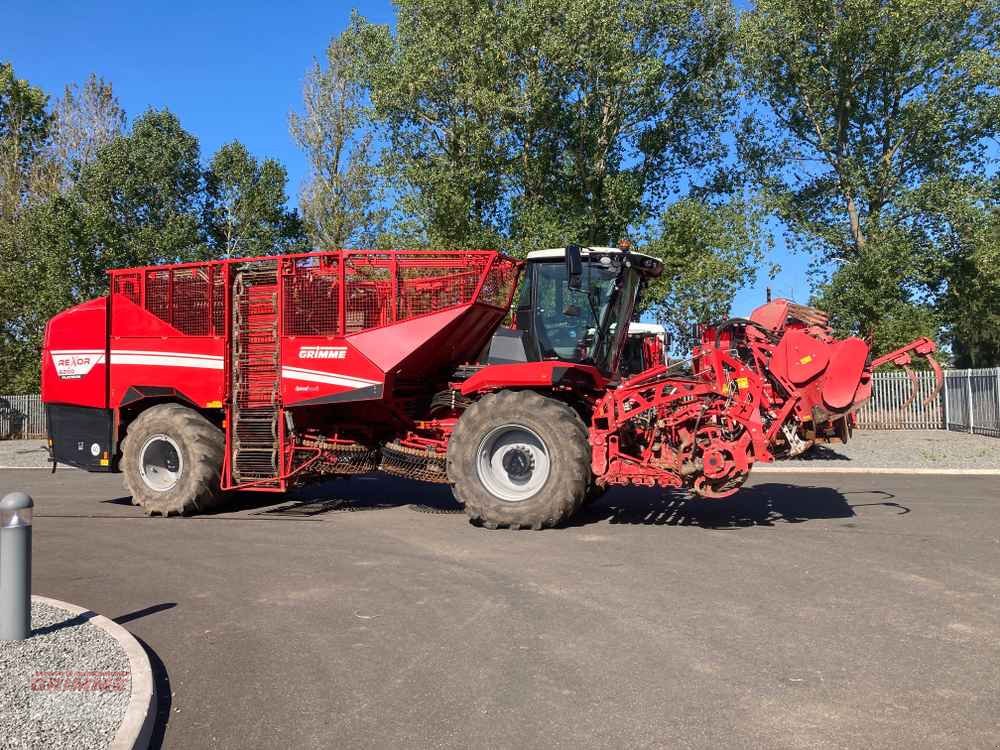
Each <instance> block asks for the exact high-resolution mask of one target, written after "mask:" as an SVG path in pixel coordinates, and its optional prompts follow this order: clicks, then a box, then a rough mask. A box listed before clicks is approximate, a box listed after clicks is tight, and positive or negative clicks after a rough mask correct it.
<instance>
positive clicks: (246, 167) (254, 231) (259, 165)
mask: <svg viewBox="0 0 1000 750" xmlns="http://www.w3.org/2000/svg"><path fill="white" fill-rule="evenodd" d="M287 182H288V173H287V172H286V171H285V168H284V167H283V166H281V165H280V164H279V163H278V162H276V161H275V160H274V159H265V160H263V161H262V162H258V161H257V159H255V158H254V157H253V156H252V155H251V154H250V152H249V151H247V149H246V147H245V146H244V145H243V144H242V143H240V142H239V141H233V142H232V143H228V144H226V145H225V146H223V147H222V148H220V149H219V150H218V151H217V152H216V153H215V155H214V156H213V157H212V161H211V163H210V164H209V167H208V170H207V172H206V173H205V185H206V194H207V222H208V227H207V230H208V236H209V242H210V244H211V247H212V250H213V254H214V255H216V256H220V257H226V258H228V257H232V256H236V255H244V256H255V255H271V254H274V253H282V252H289V251H291V250H300V249H304V247H305V237H304V236H303V232H302V224H301V222H300V220H299V216H298V214H297V213H296V212H294V211H289V210H288V209H287V208H286V207H285V203H286V200H287V197H286V195H285V184H286V183H287Z"/></svg>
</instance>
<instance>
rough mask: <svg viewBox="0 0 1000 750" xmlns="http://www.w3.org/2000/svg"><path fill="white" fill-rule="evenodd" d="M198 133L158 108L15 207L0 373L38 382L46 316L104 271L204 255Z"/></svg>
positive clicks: (98, 281) (90, 287) (91, 287)
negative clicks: (50, 191) (49, 191)
mask: <svg viewBox="0 0 1000 750" xmlns="http://www.w3.org/2000/svg"><path fill="white" fill-rule="evenodd" d="M203 203H204V199H203V190H202V170H201V165H200V163H199V152H198V142H197V140H196V139H195V138H194V137H193V136H192V135H190V134H189V133H187V132H186V131H185V130H184V129H183V128H182V127H181V125H180V123H179V122H178V120H177V118H176V117H175V116H174V115H172V114H171V113H169V112H166V111H149V112H147V113H145V114H144V115H142V116H141V117H140V118H138V119H137V120H136V121H135V123H134V124H133V126H132V129H131V131H130V132H129V133H127V134H123V135H120V136H118V137H116V138H114V139H113V140H111V141H110V142H108V143H106V144H105V145H103V146H100V147H99V148H98V149H97V151H96V155H95V156H94V158H93V161H91V162H90V163H87V164H82V165H81V166H80V171H79V176H78V178H77V179H76V181H75V182H74V183H73V184H72V186H71V187H70V188H69V189H68V190H66V191H65V192H57V193H56V194H55V195H52V196H49V197H48V198H47V199H45V200H43V201H39V202H36V203H33V204H32V205H30V206H29V207H27V208H26V209H25V210H23V211H22V212H21V216H20V217H19V220H18V221H17V223H16V226H15V227H14V230H13V232H12V237H11V241H10V245H9V247H10V253H9V258H8V262H7V263H6V264H5V265H4V267H3V269H2V271H0V273H2V277H0V278H2V280H3V285H4V289H5V290H8V291H9V296H10V298H11V299H12V300H13V303H12V306H11V309H10V310H9V312H8V313H7V314H6V315H5V325H4V332H3V333H4V339H3V344H2V346H3V350H4V354H5V356H4V357H3V363H2V365H0V366H2V368H3V372H0V376H2V377H4V378H5V379H6V380H7V382H11V383H13V384H15V386H16V387H18V388H22V389H23V388H31V387H37V378H38V352H39V350H40V346H41V336H42V333H43V330H44V325H45V321H46V320H48V318H49V317H51V316H52V315H54V314H55V313H56V312H58V311H59V310H61V309H64V308H65V307H68V306H69V305H72V304H75V303H77V302H81V301H83V300H86V299H90V298H92V297H97V296H100V295H101V294H103V293H104V292H105V291H106V289H107V277H106V272H107V269H109V268H117V267H123V266H132V265H144V264H151V263H163V262H171V261H182V260H192V259H196V258H202V257H206V255H207V254H208V250H209V249H208V245H207V243H206V242H205V236H204V235H205V233H204V231H203V226H202V217H203Z"/></svg>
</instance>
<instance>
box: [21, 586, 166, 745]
mask: <svg viewBox="0 0 1000 750" xmlns="http://www.w3.org/2000/svg"><path fill="white" fill-rule="evenodd" d="M31 598H32V599H34V600H36V601H39V602H41V603H43V604H48V605H49V606H50V607H58V608H59V609H65V610H66V611H67V612H70V613H72V614H73V615H78V616H79V615H90V618H89V619H88V622H90V623H92V624H94V625H96V626H97V627H99V628H100V629H101V630H103V631H104V632H105V633H107V634H108V635H110V636H111V637H112V638H114V639H115V640H116V641H118V643H119V644H121V647H122V648H123V649H124V650H125V653H126V654H127V655H128V664H129V671H130V672H131V681H132V695H131V697H130V698H129V702H128V706H126V708H125V718H124V719H122V723H121V726H120V727H118V731H117V732H115V736H114V738H113V739H112V740H111V744H110V745H108V750H146V748H148V747H149V741H150V739H151V738H152V736H153V725H154V724H155V721H156V685H155V683H154V682H153V669H152V667H151V666H150V664H149V657H148V656H147V655H146V651H145V649H144V648H143V647H142V646H141V645H139V641H137V640H136V639H135V636H133V635H132V634H131V633H130V632H128V631H127V630H126V629H125V628H123V627H122V626H121V625H119V624H118V623H117V622H114V621H113V620H109V619H108V618H107V617H105V616H104V615H99V614H97V613H96V612H93V611H92V610H89V609H85V608H83V607H78V606H76V605H75V604H69V603H68V602H64V601H60V600H59V599H51V598H49V597H47V596H38V595H37V594H32V596H31Z"/></svg>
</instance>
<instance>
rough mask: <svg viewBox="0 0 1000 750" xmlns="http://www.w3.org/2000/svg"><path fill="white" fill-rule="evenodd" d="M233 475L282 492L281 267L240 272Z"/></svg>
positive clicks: (273, 264)
mask: <svg viewBox="0 0 1000 750" xmlns="http://www.w3.org/2000/svg"><path fill="white" fill-rule="evenodd" d="M232 303H233V306H232V319H233V335H232V358H231V363H232V387H233V390H232V394H233V400H232V412H231V414H232V433H231V435H232V441H231V442H232V463H231V466H232V475H233V480H234V482H235V483H237V484H243V483H247V482H253V483H254V484H255V485H256V486H258V487H274V488H277V489H280V488H281V484H282V483H281V480H280V476H281V442H282V432H281V431H282V420H281V359H280V339H279V334H280V332H279V331H278V321H279V314H278V304H279V301H278V262H277V261H276V260H264V261H254V262H252V263H247V264H246V265H244V266H242V267H241V268H239V269H238V270H237V271H236V274H235V278H234V281H233V296H232Z"/></svg>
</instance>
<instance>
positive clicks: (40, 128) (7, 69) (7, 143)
mask: <svg viewBox="0 0 1000 750" xmlns="http://www.w3.org/2000/svg"><path fill="white" fill-rule="evenodd" d="M47 103H48V96H47V95H46V94H45V92H43V91H42V90H41V89H39V88H37V87H35V86H32V85H31V84H30V83H29V82H28V81H25V80H23V79H19V78H17V76H16V75H15V73H14V68H13V66H11V65H10V64H9V63H5V62H0V231H4V230H6V231H8V232H9V231H10V228H11V226H12V224H13V222H14V219H15V216H16V214H17V212H18V211H19V210H20V209H21V207H22V206H23V205H24V204H25V203H26V202H27V200H28V197H29V195H30V193H31V186H32V181H33V175H34V171H35V160H36V158H37V157H38V156H39V154H40V153H41V152H42V149H43V148H44V146H45V141H46V138H47V137H48V133H49V125H50V123H51V116H50V114H49V113H48V111H47V110H46V105H47Z"/></svg>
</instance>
